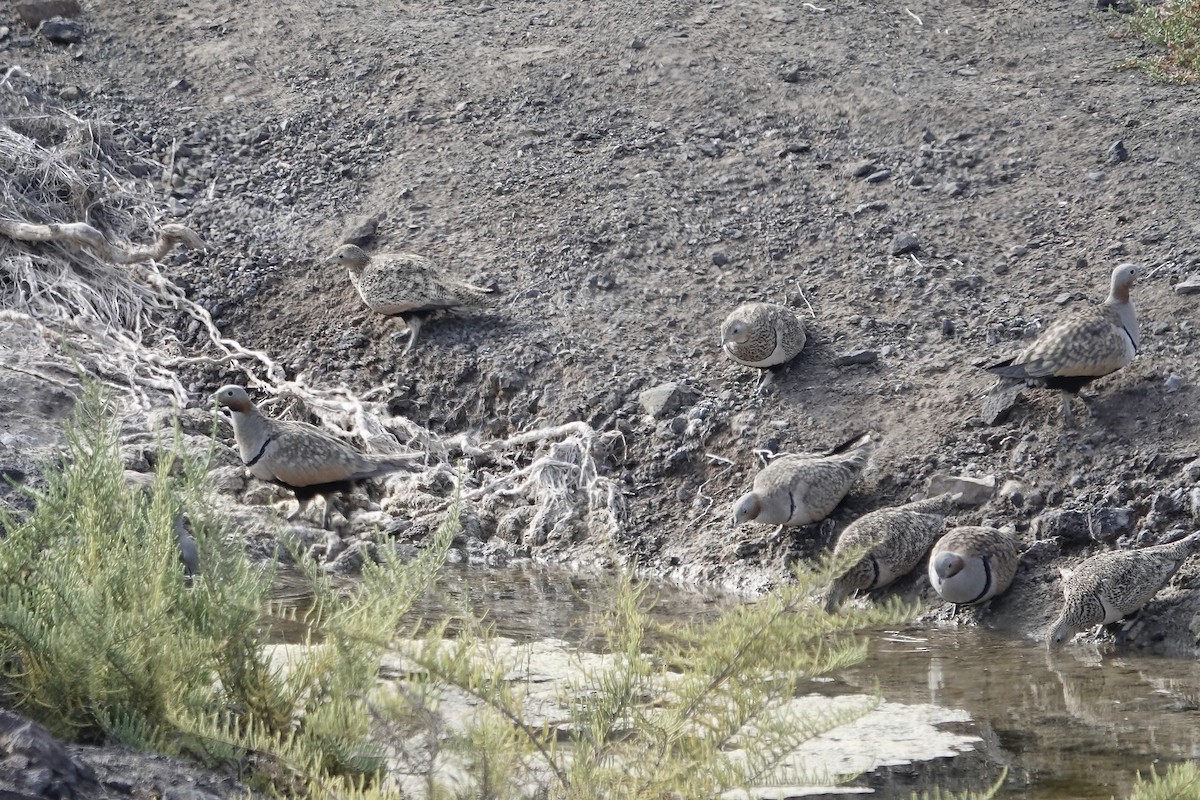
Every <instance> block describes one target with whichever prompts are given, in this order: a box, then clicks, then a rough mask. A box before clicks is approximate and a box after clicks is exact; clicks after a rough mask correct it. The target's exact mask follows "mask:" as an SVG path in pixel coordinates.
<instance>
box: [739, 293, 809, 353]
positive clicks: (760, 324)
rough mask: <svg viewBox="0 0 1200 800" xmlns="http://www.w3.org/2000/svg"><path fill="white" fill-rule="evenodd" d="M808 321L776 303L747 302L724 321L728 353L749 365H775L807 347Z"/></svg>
mask: <svg viewBox="0 0 1200 800" xmlns="http://www.w3.org/2000/svg"><path fill="white" fill-rule="evenodd" d="M805 341H807V337H806V336H805V333H804V323H803V322H801V321H800V318H799V317H797V316H796V315H795V314H793V313H792V312H791V310H790V309H787V308H784V307H783V306H778V305H775V304H774V303H743V304H742V305H740V306H738V307H737V308H735V309H734V310H733V312H732V313H731V314H730V315H729V316H728V317H726V318H725V322H724V323H722V325H721V347H722V349H724V351H725V354H726V355H727V356H729V357H730V358H732V359H733V360H734V361H736V362H738V363H739V364H745V365H746V366H747V367H759V368H760V369H763V368H766V367H773V366H776V365H778V364H782V363H784V362H785V361H790V360H791V359H793V358H795V356H796V354H797V353H799V352H800V351H801V350H803V349H804V343H805Z"/></svg>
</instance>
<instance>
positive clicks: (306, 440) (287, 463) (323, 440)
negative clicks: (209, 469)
mask: <svg viewBox="0 0 1200 800" xmlns="http://www.w3.org/2000/svg"><path fill="white" fill-rule="evenodd" d="M216 399H217V403H218V404H220V405H221V406H223V407H225V408H227V409H229V412H230V417H231V418H232V420H233V436H234V438H235V439H236V440H237V445H238V452H239V453H240V454H241V458H242V463H243V464H245V465H246V466H247V467H248V468H249V469H250V474H251V475H253V476H254V477H256V478H259V479H260V480H264V481H270V482H271V483H275V484H278V485H279V486H283V487H284V488H286V489H290V490H292V492H293V493H294V494H295V495H296V502H297V504H298V506H297V508H296V511H295V513H293V514H292V515H291V516H290V517H288V519H296V518H297V517H298V516H299V515H300V514H301V513H302V512H303V511H304V509H305V507H306V506H307V505H308V501H309V500H311V499H312V498H313V497H316V496H317V495H321V497H322V498H324V500H325V513H324V515H323V516H322V517H321V526H322V527H323V528H325V529H326V530H329V514H330V501H331V499H332V496H333V495H334V494H337V493H339V492H348V491H350V490H351V489H352V488H353V487H354V484H355V483H357V482H359V481H362V480H366V479H367V478H374V477H376V476H379V475H386V474H387V473H389V472H396V471H398V470H415V469H418V468H419V466H420V465H419V461H420V460H421V458H422V457H423V456H422V455H421V454H420V453H405V454H403V455H364V454H363V453H360V452H358V451H357V450H355V449H354V448H353V447H351V446H350V445H348V444H346V443H345V442H343V441H342V440H340V439H338V438H337V437H335V436H333V435H332V434H329V433H326V432H325V431H323V430H321V429H320V428H318V427H316V426H315V425H309V424H308V423H307V422H293V421H289V420H276V419H270V418H268V417H265V416H263V414H262V412H260V411H259V410H258V408H257V406H255V405H254V403H252V402H250V397H249V395H247V394H246V390H245V389H243V388H242V387H241V386H236V385H230V386H223V387H221V389H220V390H218V391H217V394H216Z"/></svg>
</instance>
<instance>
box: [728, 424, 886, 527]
mask: <svg viewBox="0 0 1200 800" xmlns="http://www.w3.org/2000/svg"><path fill="white" fill-rule="evenodd" d="M873 446H874V445H873V443H872V442H871V436H870V434H864V435H862V436H859V437H857V438H855V439H852V440H850V441H849V442H846V443H845V444H843V445H840V446H838V447H835V448H834V449H833V450H831V451H830V452H829V453H827V454H826V455H823V456H817V455H801V454H791V455H782V456H779V457H778V458H776V459H775V460H773V461H772V462H771V463H770V464H768V465H767V466H766V467H764V468H763V469H762V470H760V471H759V473H758V474H757V475H755V476H754V483H753V485H752V488H751V491H749V492H747V493H746V494H744V495H742V496H741V498H739V499H738V501H737V503H735V504H734V507H733V524H734V527H737V526H738V525H742V524H743V523H746V522H752V521H753V522H760V523H762V524H763V525H781V526H785V527H792V526H796V525H808V524H809V523H812V522H820V521H821V520H823V519H825V517H827V516H829V514H830V512H831V511H833V509H834V508H836V507H837V504H838V503H840V502H841V501H842V498H843V497H845V496H846V493H847V492H849V491H850V486H851V485H852V484H853V483H854V482H855V481H856V480H858V476H859V475H861V474H862V471H863V469H864V468H865V467H866V466H867V459H868V458H870V456H871V450H872V448H873Z"/></svg>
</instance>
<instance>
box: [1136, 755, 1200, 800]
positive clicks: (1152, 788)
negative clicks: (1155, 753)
mask: <svg viewBox="0 0 1200 800" xmlns="http://www.w3.org/2000/svg"><path fill="white" fill-rule="evenodd" d="M1129 800H1200V766H1197V765H1196V762H1194V761H1185V762H1183V763H1180V764H1171V765H1170V766H1169V767H1167V770H1166V772H1164V773H1163V774H1162V775H1159V774H1158V772H1157V771H1155V770H1154V769H1151V770H1150V777H1149V778H1145V777H1143V776H1142V774H1141V773H1140V772H1139V773H1138V776H1137V783H1135V784H1134V787H1133V793H1132V794H1131V795H1129Z"/></svg>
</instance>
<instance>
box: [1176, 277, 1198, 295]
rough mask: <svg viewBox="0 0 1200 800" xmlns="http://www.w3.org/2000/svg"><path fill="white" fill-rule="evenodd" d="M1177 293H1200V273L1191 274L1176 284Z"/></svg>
mask: <svg viewBox="0 0 1200 800" xmlns="http://www.w3.org/2000/svg"><path fill="white" fill-rule="evenodd" d="M1175 294H1200V275H1189V276H1188V277H1187V278H1185V279H1183V280H1182V281H1180V282H1179V283H1177V284H1175Z"/></svg>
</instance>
